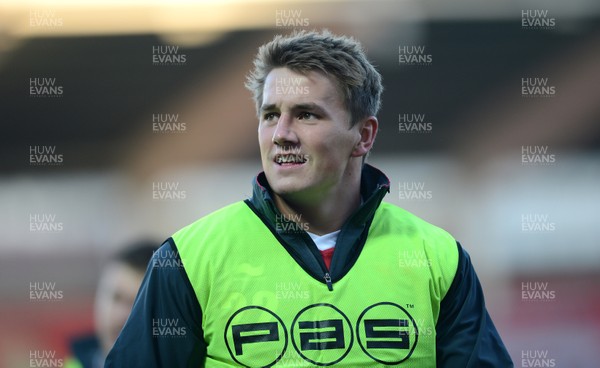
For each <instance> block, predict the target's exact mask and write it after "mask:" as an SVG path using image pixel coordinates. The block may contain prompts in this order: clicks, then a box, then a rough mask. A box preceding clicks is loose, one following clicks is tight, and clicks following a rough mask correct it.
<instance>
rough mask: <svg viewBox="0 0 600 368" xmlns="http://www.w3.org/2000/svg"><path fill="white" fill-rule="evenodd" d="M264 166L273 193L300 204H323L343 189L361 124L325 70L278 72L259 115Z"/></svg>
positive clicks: (269, 78)
mask: <svg viewBox="0 0 600 368" xmlns="http://www.w3.org/2000/svg"><path fill="white" fill-rule="evenodd" d="M259 117H260V118H259V127H258V140H259V144H260V153H261V158H262V165H263V169H264V171H265V174H266V176H267V180H268V182H269V184H270V186H271V188H272V189H273V191H274V192H275V193H276V194H278V195H280V196H282V197H284V198H287V199H291V200H294V201H296V202H303V201H311V200H318V199H319V197H320V196H322V195H323V194H326V193H331V192H332V191H335V190H336V189H339V188H341V186H342V185H343V181H344V175H345V174H348V172H349V164H350V162H351V160H354V161H356V160H359V161H360V160H361V159H362V158H361V157H360V155H359V154H357V153H356V150H355V147H356V145H357V143H358V142H359V141H360V139H361V135H360V130H359V127H358V125H359V124H357V125H356V126H354V127H353V128H350V114H349V112H348V111H347V109H346V106H345V104H344V101H343V98H342V95H341V93H340V91H339V90H338V88H337V87H336V85H335V84H334V83H333V82H332V81H331V80H330V79H329V78H328V77H326V76H325V75H324V74H322V73H320V72H316V71H313V72H309V73H306V74H300V73H296V72H294V71H292V70H290V69H288V68H276V69H273V70H272V71H271V72H270V73H269V75H268V76H267V79H266V81H265V86H264V90H263V101H262V107H261V109H260V112H259Z"/></svg>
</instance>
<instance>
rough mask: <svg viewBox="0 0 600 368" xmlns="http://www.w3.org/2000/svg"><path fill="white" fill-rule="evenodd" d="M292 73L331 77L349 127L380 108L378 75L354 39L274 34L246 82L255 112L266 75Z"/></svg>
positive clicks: (316, 34) (323, 34)
mask: <svg viewBox="0 0 600 368" xmlns="http://www.w3.org/2000/svg"><path fill="white" fill-rule="evenodd" d="M280 67H286V68H289V69H290V70H292V71H294V72H299V73H307V72H310V71H319V72H321V73H323V74H325V75H326V76H328V77H330V78H332V80H333V81H334V82H335V83H336V84H337V86H338V88H339V90H340V92H341V93H342V96H343V101H344V103H345V106H346V108H347V109H348V112H349V113H350V124H351V126H353V125H354V124H356V123H357V122H358V121H360V120H361V119H364V118H366V117H369V116H375V115H377V112H378V111H379V108H380V107H381V94H382V92H383V85H382V84H381V75H380V74H379V72H378V71H377V70H376V69H375V67H374V66H373V64H371V63H370V62H369V60H367V57H366V55H365V52H364V50H363V48H362V46H361V44H360V43H359V42H358V41H357V40H355V39H354V38H351V37H347V36H338V35H334V34H332V33H331V32H329V31H327V30H324V31H322V32H320V33H319V32H315V31H311V32H307V31H299V32H294V33H292V34H290V35H286V36H283V35H277V36H275V38H273V40H272V41H270V42H268V43H266V44H264V45H262V46H261V47H260V48H259V49H258V53H257V54H256V57H255V59H254V70H253V71H252V72H250V74H249V75H248V77H247V80H246V88H248V89H249V90H250V91H251V92H252V94H253V97H254V102H255V104H256V111H257V113H258V112H259V110H260V106H261V104H262V98H263V89H264V85H265V80H266V79H267V75H268V74H269V73H270V72H271V71H272V70H273V69H275V68H280Z"/></svg>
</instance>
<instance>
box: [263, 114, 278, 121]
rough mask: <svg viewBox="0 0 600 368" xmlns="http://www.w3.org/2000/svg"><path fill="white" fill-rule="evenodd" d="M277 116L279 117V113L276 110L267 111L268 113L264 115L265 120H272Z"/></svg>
mask: <svg viewBox="0 0 600 368" xmlns="http://www.w3.org/2000/svg"><path fill="white" fill-rule="evenodd" d="M277 117H279V115H278V114H276V113H274V112H267V113H265V114H264V115H263V120H266V121H270V120H273V119H275V118H277Z"/></svg>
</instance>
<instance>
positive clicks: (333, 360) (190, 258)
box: [106, 32, 513, 368]
mask: <svg viewBox="0 0 600 368" xmlns="http://www.w3.org/2000/svg"><path fill="white" fill-rule="evenodd" d="M254 66H255V69H254V71H253V72H252V73H251V74H250V76H249V78H248V81H247V84H246V86H247V87H248V88H249V89H250V90H251V91H252V92H253V94H254V99H255V103H256V108H257V112H258V115H259V124H258V141H259V147H260V153H261V158H262V166H263V170H264V171H263V172H261V173H260V174H259V175H258V176H257V177H256V178H255V179H254V181H253V195H252V198H250V199H247V200H245V201H241V202H238V203H235V204H232V205H230V206H227V207H225V208H223V209H221V210H219V211H216V212H214V213H212V214H210V215H208V216H205V217H203V218H201V219H200V220H198V221H197V222H195V223H193V224H191V225H189V226H187V227H185V228H183V229H181V230H180V231H178V232H177V233H175V234H174V235H173V236H172V237H171V238H169V239H168V240H167V241H166V242H165V243H164V244H163V245H162V247H161V248H160V250H159V251H158V252H156V253H155V255H154V256H153V262H154V263H155V264H157V265H158V266H157V267H153V268H149V269H148V272H147V274H146V276H145V279H144V281H143V284H142V288H141V290H140V293H139V294H138V296H137V300H136V303H135V305H134V307H133V310H132V313H131V316H130V318H129V319H128V320H127V323H126V325H125V327H124V328H123V331H122V332H121V334H120V335H119V338H118V339H117V342H116V343H115V345H114V347H113V349H112V350H111V352H110V353H109V356H108V357H107V361H106V366H107V367H128V368H129V367H144V368H150V367H198V366H206V367H238V366H249V367H258V366H261V367H271V366H281V367H291V366H317V365H318V366H329V365H332V366H336V367H341V366H343V367H370V366H381V363H383V364H385V365H398V364H403V362H405V364H407V365H408V366H411V367H436V366H437V367H450V368H458V367H460V368H464V367H471V368H482V367H503V368H505V367H512V366H513V364H512V361H511V358H510V356H509V355H508V353H507V351H506V348H505V347H504V344H503V343H502V340H501V339H500V336H499V335H498V332H497V331H496V328H495V327H494V324H493V322H492V320H491V318H490V316H489V315H488V312H487V309H486V306H485V302H484V298H483V292H482V290H481V286H480V284H479V281H478V278H477V275H476V274H475V271H474V269H473V267H472V265H471V261H470V258H469V256H468V254H467V253H466V251H465V250H464V249H463V248H462V247H461V245H460V244H459V243H458V242H457V241H456V240H455V239H454V238H453V237H452V236H451V235H450V234H448V233H447V232H445V231H444V230H442V229H440V228H437V227H435V226H433V225H431V224H428V223H427V222H425V221H424V220H422V219H420V218H418V217H416V216H414V215H412V214H410V213H408V212H406V211H404V210H402V209H401V208H399V207H396V206H394V205H392V204H389V203H385V202H382V200H383V197H384V196H385V195H386V194H387V193H388V192H389V188H390V181H389V179H388V178H387V177H386V176H385V174H383V173H382V172H381V171H379V170H378V169H376V168H374V167H373V166H370V165H368V164H365V158H366V156H367V155H368V153H369V151H370V150H371V148H372V146H373V143H374V141H375V137H376V135H377V131H378V121H377V118H376V114H377V112H378V110H379V107H380V103H381V102H380V99H381V93H382V90H383V87H382V84H381V76H380V74H379V73H378V72H377V70H376V69H375V68H374V66H373V65H372V64H371V63H370V62H369V61H368V60H367V58H366V55H365V54H364V51H363V50H362V47H361V46H360V44H359V43H358V42H357V41H356V40H354V39H351V38H348V37H344V36H336V35H333V34H331V33H329V32H322V33H317V32H299V33H293V34H291V35H289V36H276V37H275V38H274V39H273V40H272V41H271V42H269V43H267V44H266V45H263V46H262V47H260V48H259V50H258V54H257V57H256V59H255V61H254ZM218 184H219V183H215V186H218Z"/></svg>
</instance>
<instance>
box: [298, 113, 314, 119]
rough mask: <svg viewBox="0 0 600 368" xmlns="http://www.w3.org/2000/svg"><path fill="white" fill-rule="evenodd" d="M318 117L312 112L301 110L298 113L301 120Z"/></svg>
mask: <svg viewBox="0 0 600 368" xmlns="http://www.w3.org/2000/svg"><path fill="white" fill-rule="evenodd" d="M316 118H317V116H316V115H315V114H313V113H310V112H301V113H300V114H299V115H298V119H300V120H312V119H316Z"/></svg>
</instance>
